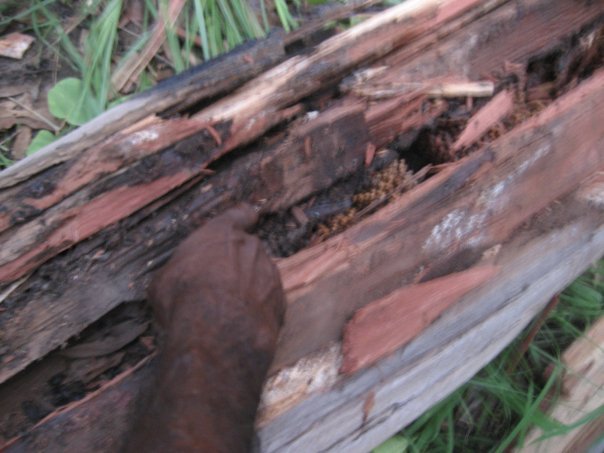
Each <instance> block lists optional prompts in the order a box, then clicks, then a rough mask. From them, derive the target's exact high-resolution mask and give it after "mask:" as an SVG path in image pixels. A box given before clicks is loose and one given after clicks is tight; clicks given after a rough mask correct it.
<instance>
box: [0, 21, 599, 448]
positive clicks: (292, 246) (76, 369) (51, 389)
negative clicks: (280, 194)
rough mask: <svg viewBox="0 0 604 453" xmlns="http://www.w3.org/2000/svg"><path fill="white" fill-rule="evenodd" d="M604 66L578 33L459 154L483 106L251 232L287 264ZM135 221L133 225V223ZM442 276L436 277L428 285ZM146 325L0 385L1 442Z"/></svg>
mask: <svg viewBox="0 0 604 453" xmlns="http://www.w3.org/2000/svg"><path fill="white" fill-rule="evenodd" d="M40 61H41V60H37V61H33V60H27V61H20V62H16V63H14V62H7V61H4V60H2V59H0V71H5V72H3V73H4V74H7V75H6V76H5V77H4V78H3V80H2V82H0V90H1V89H3V88H7V87H10V86H12V85H14V84H15V83H16V80H19V83H25V84H30V85H31V84H36V83H41V81H42V80H46V79H49V78H51V77H49V75H50V76H52V75H53V74H56V71H57V68H56V67H55V66H52V65H50V63H49V62H48V61H47V62H46V63H40ZM603 65H604V29H603V28H602V27H599V28H597V29H592V30H585V31H584V32H582V33H581V34H579V35H577V36H575V37H573V38H572V39H570V40H568V41H567V42H564V43H561V45H560V47H559V48H558V49H557V50H556V51H554V52H552V53H550V54H547V55H543V56H541V57H539V58H536V59H534V60H532V61H531V62H530V63H529V65H528V67H527V68H526V71H524V69H523V68H513V67H510V68H508V69H509V70H508V71H507V73H506V75H505V76H503V77H501V78H500V79H498V80H496V87H497V88H496V91H500V90H502V89H504V88H511V89H513V90H514V92H515V93H516V104H515V109H514V112H513V113H512V115H510V116H509V117H508V118H507V119H505V120H504V121H502V122H501V123H500V124H497V125H496V126H495V127H493V128H492V129H491V130H490V131H489V132H487V133H486V134H485V136H484V137H483V138H482V139H481V140H480V142H479V143H477V144H475V145H473V146H472V147H470V148H468V149H466V150H464V151H463V153H462V154H460V155H457V156H451V155H450V154H449V153H448V149H449V148H450V145H451V144H452V143H453V141H454V140H455V138H456V137H457V136H458V135H459V133H460V132H461V131H462V130H463V128H464V126H465V124H466V123H467V121H468V120H469V119H470V118H471V117H472V115H473V114H475V113H476V112H477V111H478V109H479V108H480V107H481V106H483V105H484V104H485V103H486V100H482V101H475V102H472V103H468V102H467V101H466V100H451V101H449V108H448V110H447V111H446V112H445V113H444V114H443V115H441V116H440V117H439V118H437V120H436V121H435V122H434V124H433V125H432V126H431V127H429V128H425V129H422V130H420V131H417V132H416V133H413V134H410V135H407V136H401V137H397V139H395V140H394V141H393V143H391V144H390V145H389V146H388V147H387V148H385V149H381V150H377V151H376V154H375V157H374V159H373V161H372V162H371V164H370V165H369V166H367V167H365V168H363V169H362V170H361V171H360V172H359V173H358V174H356V175H354V176H353V177H350V178H347V179H345V180H343V181H340V182H339V183H338V184H336V185H334V186H333V187H331V188H329V189H328V190H326V191H323V192H321V193H318V194H315V195H313V196H311V197H309V198H308V199H306V200H304V201H302V202H300V203H298V204H297V205H296V206H294V207H293V208H291V209H289V210H287V211H285V212H280V213H278V214H275V215H271V216H266V217H265V218H263V219H262V221H261V222H260V224H259V225H258V227H257V229H256V232H257V234H258V235H259V236H260V238H261V239H262V240H263V242H264V244H265V245H266V247H267V248H268V249H269V250H270V252H271V253H272V254H273V255H274V256H276V257H284V256H290V255H292V254H294V253H296V252H297V251H299V250H300V249H302V248H304V247H307V246H309V245H313V244H316V243H318V242H321V241H323V240H325V239H326V238H328V237H330V236H332V235H334V234H337V233H339V232H341V231H343V230H344V229H346V228H348V227H350V226H351V225H353V224H355V223H356V222H358V221H359V220H361V219H362V218H364V217H365V216H366V215H368V214H369V213H370V212H371V211H372V209H376V208H377V207H379V206H382V205H383V204H385V203H387V202H388V200H390V199H392V198H393V197H397V196H400V194H402V193H404V192H405V191H406V190H409V189H410V188H412V187H413V186H414V185H416V184H418V183H421V181H422V179H423V178H427V177H429V176H430V173H429V172H425V171H424V170H423V169H425V168H426V166H428V165H433V166H438V165H443V164H447V163H448V162H451V161H453V160H456V159H459V158H461V157H463V156H464V155H467V154H469V153H471V152H473V151H475V150H476V149H478V148H480V147H483V146H487V145H488V143H489V142H491V141H492V140H494V139H496V138H497V137H499V136H500V135H502V134H503V133H505V132H506V131H508V130H510V129H512V128H513V127H514V126H515V125H517V124H519V123H520V122H522V121H524V120H525V119H526V118H528V117H530V116H532V115H534V114H536V113H537V112H539V111H540V110H542V109H543V108H545V107H546V106H547V105H548V104H550V103H551V102H552V101H553V100H555V99H556V98H557V97H559V96H560V95H562V94H564V93H565V92H567V91H568V90H570V89H572V88H573V87H575V86H576V85H577V84H578V83H579V81H580V80H582V79H584V78H586V77H588V76H589V75H590V74H592V73H593V72H594V71H595V70H596V69H597V68H599V67H602V66H603ZM17 73H20V74H21V76H22V75H23V74H27V76H26V77H25V78H21V79H18V77H17V76H16V75H15V74H17ZM11 74H13V75H11ZM41 91H43V90H41ZM313 102H314V101H313ZM427 102H429V101H427ZM14 131H15V130H14V129H12V128H11V129H9V130H8V131H5V135H4V137H1V136H0V142H1V141H2V140H5V139H6V137H7V136H8V135H10V134H12V133H14ZM232 158H233V157H229V159H232ZM223 164H224V162H223V163H219V164H217V165H216V167H217V168H220V167H221V165H223ZM422 172H423V173H422ZM424 173H425V174H424ZM368 208H369V209H368ZM145 215H146V214H145ZM142 218H143V217H137V219H138V220H137V221H140V220H141V219H142ZM123 226H124V225H122V227H123ZM112 236H115V239H112ZM121 239H122V233H121V232H120V226H117V227H116V228H111V229H109V230H108V231H106V232H105V233H103V234H102V235H98V236H97V238H95V239H94V240H92V241H88V244H89V245H88V246H87V247H84V248H81V249H79V252H78V254H79V256H74V255H73V254H70V252H67V254H65V256H69V259H68V260H67V261H66V263H65V265H68V263H69V261H71V260H73V259H77V263H78V265H79V266H86V265H87V264H86V263H88V262H90V261H91V260H98V259H103V257H87V256H86V250H87V249H92V248H93V247H94V244H95V243H97V242H98V241H105V242H106V243H107V250H108V251H110V249H111V243H112V240H115V241H118V242H119V241H120V240H121ZM475 258H476V257H474V256H464V257H463V260H462V261H464V262H472V261H473V260H474V259H475ZM80 260H81V261H80ZM57 262H60V260H58V261H57ZM72 265H73V262H72ZM43 269H45V267H44V266H43V267H42V268H41V270H40V272H44V270H43ZM59 271H60V269H57V268H56V267H54V268H53V272H52V273H49V275H48V277H47V279H48V281H51V280H56V279H62V285H58V286H56V285H53V288H54V289H55V290H57V288H58V289H59V290H60V289H61V288H65V287H67V285H69V281H67V280H66V279H65V277H61V272H59ZM440 274H441V273H440V272H435V274H434V276H436V275H440ZM63 275H67V273H63ZM39 281H44V279H42V280H39ZM55 283H56V282H55ZM44 291H46V288H44V287H40V286H38V287H35V288H31V290H30V291H27V292H25V293H22V294H21V295H20V297H19V298H18V299H16V300H15V299H13V300H11V299H10V298H9V299H7V300H6V301H5V302H4V305H3V306H2V308H0V309H1V310H3V311H4V310H10V309H11V304H15V303H22V302H23V301H24V300H25V299H27V298H31V297H33V295H34V294H35V293H36V292H44ZM149 321H150V313H149V310H148V308H147V307H146V303H145V302H144V301H138V302H130V303H125V304H122V305H120V306H119V307H118V308H116V309H114V310H112V311H111V312H110V313H108V314H107V315H106V316H105V317H103V318H102V319H101V320H99V321H98V322H96V323H95V324H93V325H91V326H90V327H88V328H87V329H86V330H85V331H84V332H83V333H82V334H81V335H79V336H78V338H73V339H72V340H71V341H70V342H69V343H68V344H67V345H66V346H65V348H63V349H62V350H57V351H54V352H53V353H51V354H49V355H48V356H46V357H45V358H44V359H43V360H41V361H40V362H38V363H35V364H33V365H31V366H30V367H29V368H28V369H27V370H25V371H24V372H21V373H20V374H19V375H17V376H16V377H14V378H13V379H11V380H10V381H9V382H7V383H5V384H3V385H2V386H1V387H0V414H2V416H1V418H0V435H1V436H2V437H3V438H4V439H9V438H11V437H13V436H16V435H18V434H19V433H22V432H24V431H26V430H27V429H28V428H30V427H31V426H33V425H34V424H35V423H36V422H38V421H39V420H40V419H42V418H43V417H44V416H46V415H47V414H49V413H50V412H52V411H53V410H55V409H57V408H60V407H62V406H64V405H66V404H69V403H71V402H73V401H76V400H78V399H81V398H82V397H84V396H85V395H86V394H88V393H89V392H91V391H94V390H96V389H98V388H99V387H100V386H102V384H103V383H104V382H106V381H107V380H109V379H111V378H112V377H114V376H116V375H118V374H120V373H122V372H124V371H125V370H127V369H129V368H131V367H132V366H134V365H135V364H136V363H138V362H140V360H141V359H143V358H144V357H146V356H148V355H149V354H151V353H152V351H153V350H154V332H153V328H152V327H149V324H148V323H149ZM125 322H126V323H131V324H129V326H130V327H132V328H138V329H140V330H141V333H140V335H139V336H137V337H136V338H133V339H132V340H131V341H129V342H128V343H127V344H126V345H121V344H120V341H118V340H120V339H121V341H126V340H125V339H124V337H120V335H117V334H116V335H113V336H112V332H113V333H114V334H115V331H116V329H117V330H119V326H121V325H123V323H125ZM143 327H144V328H143ZM103 338H105V339H107V338H114V340H109V345H110V344H111V341H114V344H115V345H119V347H117V346H116V348H115V350H112V351H111V352H106V351H107V349H105V350H103V353H102V354H101V353H100V352H99V354H98V355H94V354H92V353H90V354H92V355H91V356H89V357H77V358H75V357H73V356H72V357H70V356H69V351H70V350H72V351H73V348H75V347H76V346H81V345H84V344H89V343H90V342H91V341H93V340H99V339H103ZM97 345H98V343H97ZM109 349H111V347H109ZM66 351H67V352H66Z"/></svg>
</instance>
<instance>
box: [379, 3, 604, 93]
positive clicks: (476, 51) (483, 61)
mask: <svg viewBox="0 0 604 453" xmlns="http://www.w3.org/2000/svg"><path fill="white" fill-rule="evenodd" d="M603 18H604V0H595V1H593V2H563V1H553V2H552V1H548V0H523V1H521V2H508V3H506V4H504V5H503V6H501V7H500V8H498V9H496V10H494V11H493V12H491V13H490V14H488V15H485V16H484V17H482V18H478V19H477V20H476V21H475V22H473V23H471V24H468V25H467V26H465V27H463V29H461V30H460V31H459V32H457V33H455V35H454V36H451V37H450V38H449V39H447V40H446V41H445V42H443V43H442V44H441V45H439V46H437V47H434V48H433V49H429V50H427V51H425V50H424V49H425V47H426V46H427V43H425V42H423V40H421V39H420V40H418V41H417V42H416V43H414V44H412V45H410V46H405V47H402V48H401V49H399V50H397V51H395V52H393V53H392V54H391V55H389V56H388V57H386V58H385V59H384V60H383V61H381V62H380V65H385V66H388V67H389V68H391V69H390V70H389V71H387V72H382V73H380V74H378V75H376V76H375V78H372V79H369V80H368V83H371V84H380V85H384V86H387V85H388V84H390V83H401V82H405V81H411V82H415V81H418V80H420V81H422V80H430V79H437V78H439V77H447V76H448V77H450V76H453V75H454V76H457V77H465V78H467V79H469V80H479V79H481V78H483V77H488V76H489V75H490V74H497V73H500V74H501V73H505V72H507V71H505V68H504V66H505V64H506V62H507V63H515V64H522V65H525V64H526V63H528V61H529V60H530V59H531V58H533V57H535V56H536V55H538V54H541V55H544V54H546V53H548V52H549V51H551V50H552V49H554V48H555V47H556V46H558V45H559V40H560V39H562V38H564V37H566V36H568V35H569V34H571V33H573V31H577V30H579V29H581V28H582V27H583V26H585V25H587V24H589V23H592V22H596V21H601V20H602V19H603ZM493 24H497V26H493ZM487 49H488V51H487ZM444 56H446V57H444ZM411 57H415V58H413V59H411ZM395 68H397V69H395Z"/></svg>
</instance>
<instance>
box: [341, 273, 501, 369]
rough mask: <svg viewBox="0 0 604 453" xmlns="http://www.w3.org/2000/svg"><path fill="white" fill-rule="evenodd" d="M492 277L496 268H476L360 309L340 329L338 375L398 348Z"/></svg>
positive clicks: (395, 293)
mask: <svg viewBox="0 0 604 453" xmlns="http://www.w3.org/2000/svg"><path fill="white" fill-rule="evenodd" d="M495 275H497V268H496V267H493V266H479V267H475V268H472V269H470V270H467V271H463V272H457V273H453V274H449V275H447V276H444V277H440V278H436V279H434V280H430V281H428V282H425V283H416V284H412V285H408V286H403V287H402V288H401V289H398V290H396V291H393V292H392V293H390V294H388V295H387V296H386V297H384V298H382V299H379V300H376V301H373V302H371V303H370V304H368V305H366V306H364V307H363V308H361V309H360V310H358V311H357V312H356V313H355V314H354V316H353V317H352V319H351V320H350V321H348V323H347V324H346V327H345V329H344V339H343V345H342V349H343V356H344V358H343V362H342V368H341V371H342V373H345V374H350V373H354V372H356V371H358V370H360V369H361V368H365V367H367V366H369V365H372V364H374V363H375V362H377V361H378V360H379V359H382V358H384V357H386V356H387V355H388V354H391V353H393V352H394V351H396V350H397V349H399V348H401V347H402V346H404V345H405V344H407V343H408V342H409V341H411V340H412V339H413V338H414V337H416V336H417V335H419V333H421V332H422V331H423V330H424V329H425V328H426V327H428V326H429V325H430V324H432V322H433V321H434V320H435V319H436V318H437V317H438V316H440V315H441V314H442V313H443V312H444V311H445V310H446V309H447V308H449V307H450V306H452V305H453V304H455V303H456V302H458V301H459V300H461V298H462V297H463V296H464V295H465V294H466V293H468V292H470V291H471V290H472V289H475V288H477V287H479V286H480V285H481V284H483V283H484V282H485V281H487V280H489V279H492V278H493V277H494V276H495Z"/></svg>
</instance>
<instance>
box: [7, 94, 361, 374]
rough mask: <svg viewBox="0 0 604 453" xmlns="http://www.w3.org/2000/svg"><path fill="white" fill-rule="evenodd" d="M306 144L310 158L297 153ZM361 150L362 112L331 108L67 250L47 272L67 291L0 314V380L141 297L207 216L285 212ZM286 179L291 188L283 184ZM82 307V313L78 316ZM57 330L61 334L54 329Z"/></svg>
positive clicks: (357, 162)
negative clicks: (253, 208)
mask: <svg viewBox="0 0 604 453" xmlns="http://www.w3.org/2000/svg"><path fill="white" fill-rule="evenodd" d="M307 139H308V142H309V143H310V150H311V153H312V156H310V158H309V156H307V154H306V150H305V149H304V148H305V145H304V143H305V142H306V141H307ZM368 143H369V131H368V127H367V125H366V123H365V119H364V115H363V105H362V104H359V103H353V104H347V105H343V106H336V107H334V108H331V109H329V110H327V111H325V112H323V113H322V114H321V115H319V116H318V117H317V118H315V119H314V120H311V121H308V122H305V121H304V120H300V121H298V122H297V123H296V125H295V126H294V127H293V128H292V130H291V131H290V133H289V136H288V137H286V138H285V139H284V140H282V141H281V142H279V143H277V144H275V145H274V146H272V147H269V148H267V149H260V150H257V151H255V152H251V153H249V154H248V155H246V156H244V157H243V158H242V159H240V160H239V161H238V162H237V163H235V164H234V165H232V166H231V167H229V168H227V169H225V170H223V171H221V172H219V173H218V174H216V175H215V176H212V177H208V178H207V179H206V180H205V181H204V182H203V183H202V184H200V185H198V186H196V187H195V189H194V190H192V191H190V192H189V193H188V195H187V196H184V197H180V198H179V199H177V200H174V201H173V202H172V203H170V204H169V205H167V206H166V208H164V209H156V210H154V211H155V213H154V215H153V216H147V215H144V216H142V217H141V218H139V219H137V220H133V221H134V224H133V225H135V226H133V227H132V228H126V229H125V231H124V232H123V233H121V235H122V236H121V238H120V240H119V246H118V245H117V244H114V245H111V244H108V243H107V242H108V238H107V237H99V238H97V239H95V240H93V242H92V243H88V244H83V245H82V247H80V248H76V249H74V250H73V252H72V253H70V254H68V255H67V256H66V257H64V258H63V262H62V264H61V265H59V266H58V268H56V267H55V269H60V268H63V266H66V267H67V268H68V269H69V271H68V272H69V274H70V275H77V276H78V277H76V278H74V279H73V280H72V281H71V283H70V286H69V287H67V288H62V289H61V290H60V291H59V292H58V293H56V292H55V291H47V292H44V293H43V294H40V297H37V298H35V299H33V300H26V301H23V302H24V303H23V304H18V305H17V306H15V307H13V309H12V310H11V311H10V312H4V313H0V318H3V319H2V321H0V322H3V326H4V328H5V329H4V330H3V332H2V334H1V337H2V342H1V343H2V346H0V354H2V355H3V360H4V363H3V367H2V371H1V372H0V381H4V380H6V379H7V378H8V377H9V376H12V375H14V374H15V373H16V372H18V371H19V370H21V369H22V368H24V367H25V366H26V365H27V364H28V363H30V362H31V361H33V360H36V359H37V358H39V357H41V356H42V355H44V354H46V353H47V352H49V351H51V350H52V349H54V348H55V347H57V346H60V345H61V344H63V343H64V342H65V341H66V340H67V339H68V338H70V337H71V336H73V335H75V334H77V333H79V332H80V331H81V330H82V329H83V328H85V327H86V326H87V325H88V324H89V323H91V322H93V321H95V320H96V319H98V317H99V316H102V315H103V314H104V313H107V312H108V311H109V310H110V309H112V308H114V307H115V306H117V305H118V304H119V303H120V302H123V301H124V300H137V299H142V298H144V297H145V288H146V285H147V276H148V273H149V271H151V270H153V269H155V268H156V267H157V266H158V265H160V264H161V263H162V261H163V259H164V258H165V256H166V253H169V252H170V251H171V250H172V248H173V247H174V246H175V245H176V244H177V243H178V241H179V239H180V238H182V237H183V236H184V235H186V232H187V231H190V229H192V228H195V227H196V226H199V225H200V224H201V223H202V222H203V221H204V219H205V218H206V217H207V216H209V215H210V213H211V212H212V211H214V210H216V209H225V208H226V207H228V206H231V205H232V204H234V203H236V202H238V201H248V202H250V203H253V204H257V205H261V206H262V209H263V211H264V212H275V211H279V210H282V209H286V208H288V207H289V206H291V205H292V204H293V203H295V202H297V201H300V200H301V199H303V198H304V197H307V196H309V195H310V194H312V193H314V192H316V191H319V190H322V189H326V188H328V187H329V186H331V185H332V184H334V183H335V182H336V181H337V180H338V179H340V178H342V177H345V176H348V175H350V174H352V173H353V172H355V171H356V170H357V169H359V168H360V167H361V166H362V164H363V159H364V154H365V149H366V146H367V144H368ZM242 175H243V176H242ZM292 180H295V181H298V184H297V185H295V186H294V185H291V184H289V181H292ZM95 218H96V217H95ZM110 237H111V234H109V238H110ZM110 242H111V241H110ZM91 247H93V251H92V252H91V251H90V248H91ZM95 257H96V258H95ZM55 266H56V264H55ZM63 269H65V268H63ZM91 269H92V270H93V271H94V272H90V270H91ZM85 275H87V277H85ZM91 276H93V277H91ZM107 282H110V284H108V283H107ZM31 283H33V282H31V281H30V282H27V283H26V286H27V285H29V284H31ZM24 293H25V294H26V293H27V290H25V291H24ZM57 297H60V299H61V302H60V303H57V302H58V301H57ZM87 304H90V310H87V309H86V310H84V309H83V307H84V305H87ZM86 313H88V315H86ZM89 315H92V316H89ZM4 316H6V318H4ZM31 316H33V317H34V318H36V319H37V320H38V322H39V323H40V324H39V325H40V326H42V327H41V328H40V329H39V330H38V329H36V331H35V332H32V331H31V330H30V329H28V328H27V327H26V325H27V326H30V325H31V319H32V318H31ZM59 320H60V321H59ZM22 323H25V324H22ZM58 325H60V326H61V327H60V328H59V329H56V328H55V327H57V326H58ZM9 326H12V327H14V330H13V328H12V327H9ZM53 326H54V327H53ZM26 332H28V333H27V334H26V335H22V334H23V333H26ZM11 351H13V352H14V353H13V352H11Z"/></svg>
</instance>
